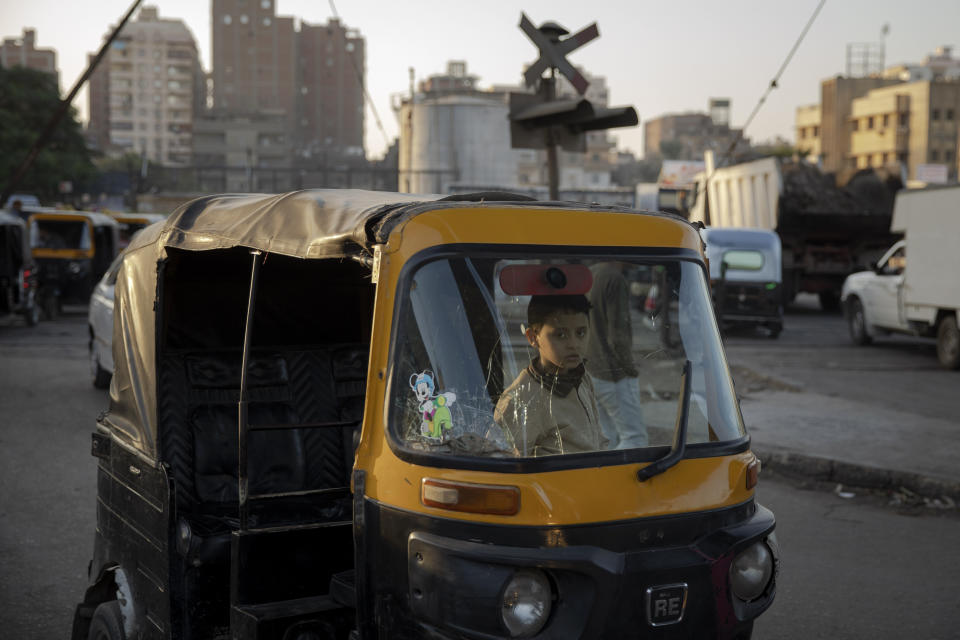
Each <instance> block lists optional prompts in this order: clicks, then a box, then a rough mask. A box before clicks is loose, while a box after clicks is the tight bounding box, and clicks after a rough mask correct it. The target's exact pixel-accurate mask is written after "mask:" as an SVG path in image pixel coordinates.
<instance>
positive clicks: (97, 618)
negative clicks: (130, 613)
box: [87, 600, 127, 640]
mask: <svg viewBox="0 0 960 640" xmlns="http://www.w3.org/2000/svg"><path fill="white" fill-rule="evenodd" d="M126 637H127V636H126V634H125V633H124V632H123V616H121V615H120V605H119V604H117V601H116V600H110V601H109V602H104V603H102V604H101V605H100V606H98V607H97V608H96V609H95V610H94V612H93V618H92V619H91V620H90V633H89V634H87V640H126Z"/></svg>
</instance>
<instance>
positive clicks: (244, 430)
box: [237, 249, 263, 531]
mask: <svg viewBox="0 0 960 640" xmlns="http://www.w3.org/2000/svg"><path fill="white" fill-rule="evenodd" d="M262 253H263V252H262V251H260V250H259V249H251V250H250V255H252V256H253V266H252V267H251V269H250V295H249V297H248V299H247V321H246V326H245V327H244V329H243V360H242V363H241V365H240V401H239V403H238V407H237V409H238V411H237V413H238V415H237V444H238V446H237V501H238V508H239V511H240V513H239V517H240V531H246V530H247V516H248V514H247V511H248V510H247V501H248V498H249V484H250V479H249V478H248V477H247V434H248V433H249V425H248V424H247V417H248V416H247V362H248V360H249V358H250V336H251V334H252V333H253V309H254V306H255V305H256V301H257V280H258V278H259V277H260V267H261V265H262V264H263V261H262V260H260V259H259V258H260V256H261V255H262Z"/></svg>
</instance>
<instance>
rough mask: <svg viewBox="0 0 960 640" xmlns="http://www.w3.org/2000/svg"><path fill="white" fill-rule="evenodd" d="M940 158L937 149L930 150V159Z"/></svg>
mask: <svg viewBox="0 0 960 640" xmlns="http://www.w3.org/2000/svg"><path fill="white" fill-rule="evenodd" d="M939 159H940V152H939V151H938V150H937V149H931V150H930V161H931V162H937V161H938V160H939Z"/></svg>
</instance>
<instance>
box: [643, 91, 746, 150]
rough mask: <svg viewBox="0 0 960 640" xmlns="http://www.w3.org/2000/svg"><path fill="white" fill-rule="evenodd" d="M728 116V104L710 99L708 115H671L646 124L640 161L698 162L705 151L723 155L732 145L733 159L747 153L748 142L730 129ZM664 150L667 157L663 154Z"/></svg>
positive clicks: (727, 102)
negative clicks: (647, 159)
mask: <svg viewBox="0 0 960 640" xmlns="http://www.w3.org/2000/svg"><path fill="white" fill-rule="evenodd" d="M729 116H730V101H729V100H727V99H713V100H711V104H710V113H698V112H690V113H671V114H666V115H662V116H660V117H657V118H652V119H650V120H647V121H646V122H645V123H644V125H643V154H644V157H645V158H662V157H664V156H665V155H669V156H670V157H671V159H675V160H702V159H703V154H704V152H706V151H713V152H714V153H718V154H725V153H726V152H727V150H728V149H730V146H731V145H732V144H733V143H734V141H737V142H736V147H735V148H734V150H733V155H734V156H736V155H739V154H741V153H745V152H747V151H749V150H750V140H749V139H748V138H744V137H741V131H740V129H735V128H733V127H731V126H730V122H729ZM665 149H669V151H671V153H669V154H665V153H664V150H665Z"/></svg>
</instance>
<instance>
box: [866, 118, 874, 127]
mask: <svg viewBox="0 0 960 640" xmlns="http://www.w3.org/2000/svg"><path fill="white" fill-rule="evenodd" d="M867 129H873V116H870V117H869V118H867Z"/></svg>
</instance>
